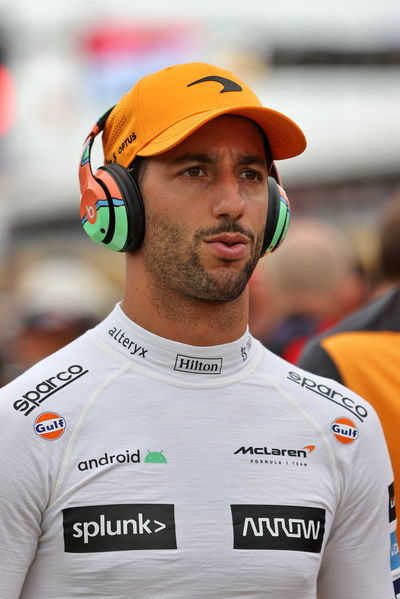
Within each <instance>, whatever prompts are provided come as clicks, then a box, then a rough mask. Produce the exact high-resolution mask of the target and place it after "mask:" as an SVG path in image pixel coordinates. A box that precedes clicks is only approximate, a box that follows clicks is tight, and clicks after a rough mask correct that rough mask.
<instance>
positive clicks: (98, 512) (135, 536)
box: [62, 503, 176, 553]
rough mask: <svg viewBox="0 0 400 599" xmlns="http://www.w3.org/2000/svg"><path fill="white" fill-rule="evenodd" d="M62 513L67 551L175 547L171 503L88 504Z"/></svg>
mask: <svg viewBox="0 0 400 599" xmlns="http://www.w3.org/2000/svg"><path fill="white" fill-rule="evenodd" d="M62 512H63V526H64V548H65V551H66V552H67V553H94V552H100V551H131V550H135V549H176V534H175V515H174V506H173V505H172V504H164V503H159V504H157V503H131V504H117V505H88V506H84V507H72V508H67V509H65V510H62Z"/></svg>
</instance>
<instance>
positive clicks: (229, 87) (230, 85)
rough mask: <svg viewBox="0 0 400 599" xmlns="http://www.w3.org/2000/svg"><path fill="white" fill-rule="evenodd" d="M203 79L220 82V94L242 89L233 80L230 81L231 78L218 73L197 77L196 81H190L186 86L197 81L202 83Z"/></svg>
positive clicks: (195, 83)
mask: <svg viewBox="0 0 400 599" xmlns="http://www.w3.org/2000/svg"><path fill="white" fill-rule="evenodd" d="M204 81H218V83H221V85H222V86H223V88H222V89H221V91H220V92H219V93H220V94H223V93H224V92H241V91H242V88H241V87H240V85H238V84H237V83H235V81H232V79H227V78H226V77H219V76H218V75H209V76H208V77H203V78H202V79H197V81H192V83H189V84H188V86H187V87H190V86H191V85H197V84H198V83H203V82H204Z"/></svg>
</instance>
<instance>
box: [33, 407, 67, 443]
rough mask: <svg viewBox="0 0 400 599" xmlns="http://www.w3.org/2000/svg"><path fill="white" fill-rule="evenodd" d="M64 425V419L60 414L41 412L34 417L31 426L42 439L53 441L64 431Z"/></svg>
mask: <svg viewBox="0 0 400 599" xmlns="http://www.w3.org/2000/svg"><path fill="white" fill-rule="evenodd" d="M65 426H66V423H65V420H64V418H63V417H62V416H60V414H56V412H43V414H40V415H39V416H38V417H37V418H36V420H35V424H34V425H33V428H34V431H35V433H36V434H37V435H39V437H42V439H48V440H49V441H54V439H58V438H59V437H61V435H62V434H63V432H64V431H65Z"/></svg>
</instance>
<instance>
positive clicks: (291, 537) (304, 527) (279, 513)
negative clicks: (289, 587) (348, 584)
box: [231, 505, 325, 553]
mask: <svg viewBox="0 0 400 599" xmlns="http://www.w3.org/2000/svg"><path fill="white" fill-rule="evenodd" d="M231 509H232V522H233V536H234V542H233V548H234V549H273V550H278V551H279V550H285V551H307V552H309V553H320V552H321V546H322V541H323V538H324V532H325V510H324V509H322V508H315V507H304V506H298V505H231Z"/></svg>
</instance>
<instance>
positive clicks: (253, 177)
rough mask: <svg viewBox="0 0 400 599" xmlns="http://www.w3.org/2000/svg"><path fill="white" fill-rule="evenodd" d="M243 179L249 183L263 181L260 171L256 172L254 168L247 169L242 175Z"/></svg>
mask: <svg viewBox="0 0 400 599" xmlns="http://www.w3.org/2000/svg"><path fill="white" fill-rule="evenodd" d="M240 176H241V178H242V179H248V180H249V181H262V180H263V176H262V174H261V173H260V172H259V171H256V170H254V169H252V168H249V169H246V170H245V171H243V172H242V173H241V175H240Z"/></svg>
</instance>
